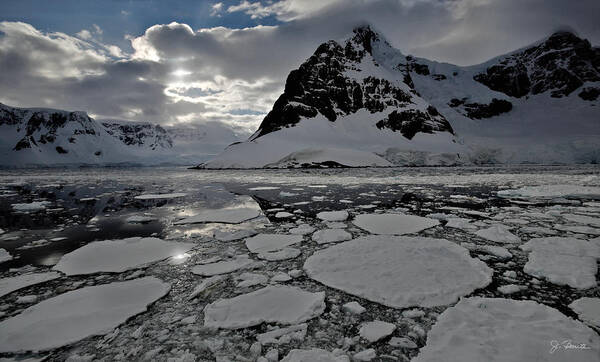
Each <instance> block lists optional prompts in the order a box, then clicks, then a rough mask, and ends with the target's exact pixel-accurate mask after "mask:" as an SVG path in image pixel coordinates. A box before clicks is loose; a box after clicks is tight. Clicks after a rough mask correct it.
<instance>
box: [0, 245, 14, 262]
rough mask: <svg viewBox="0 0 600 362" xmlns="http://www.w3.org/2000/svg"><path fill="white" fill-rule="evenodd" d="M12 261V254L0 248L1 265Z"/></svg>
mask: <svg viewBox="0 0 600 362" xmlns="http://www.w3.org/2000/svg"><path fill="white" fill-rule="evenodd" d="M12 259H13V256H12V255H10V253H9V252H8V251H6V249H2V248H0V263H4V262H5V261H9V260H12Z"/></svg>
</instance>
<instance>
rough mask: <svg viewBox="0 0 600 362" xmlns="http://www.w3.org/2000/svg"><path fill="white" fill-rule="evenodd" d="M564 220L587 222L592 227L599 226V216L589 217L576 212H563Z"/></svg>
mask: <svg viewBox="0 0 600 362" xmlns="http://www.w3.org/2000/svg"><path fill="white" fill-rule="evenodd" d="M562 217H563V218H565V219H566V220H569V221H572V222H576V223H579V224H587V225H590V226H594V227H600V218H598V217H591V216H586V215H578V214H564V215H562Z"/></svg>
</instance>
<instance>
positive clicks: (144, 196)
mask: <svg viewBox="0 0 600 362" xmlns="http://www.w3.org/2000/svg"><path fill="white" fill-rule="evenodd" d="M186 195H187V194H184V193H181V192H174V193H170V194H142V195H138V196H136V197H134V199H136V200H167V199H177V198H180V197H185V196H186Z"/></svg>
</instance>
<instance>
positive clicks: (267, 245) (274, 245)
mask: <svg viewBox="0 0 600 362" xmlns="http://www.w3.org/2000/svg"><path fill="white" fill-rule="evenodd" d="M302 239H303V237H302V235H285V234H258V235H255V236H253V237H250V238H247V239H246V247H247V248H248V250H250V252H251V253H268V252H272V251H277V250H281V249H283V248H286V247H288V246H291V245H294V244H299V243H301V242H302Z"/></svg>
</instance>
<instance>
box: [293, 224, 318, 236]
mask: <svg viewBox="0 0 600 362" xmlns="http://www.w3.org/2000/svg"><path fill="white" fill-rule="evenodd" d="M313 231H315V228H314V227H312V226H310V225H308V224H301V225H298V226H297V227H295V228H292V229H290V230H289V232H290V234H294V235H307V234H310V233H312V232H313Z"/></svg>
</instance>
